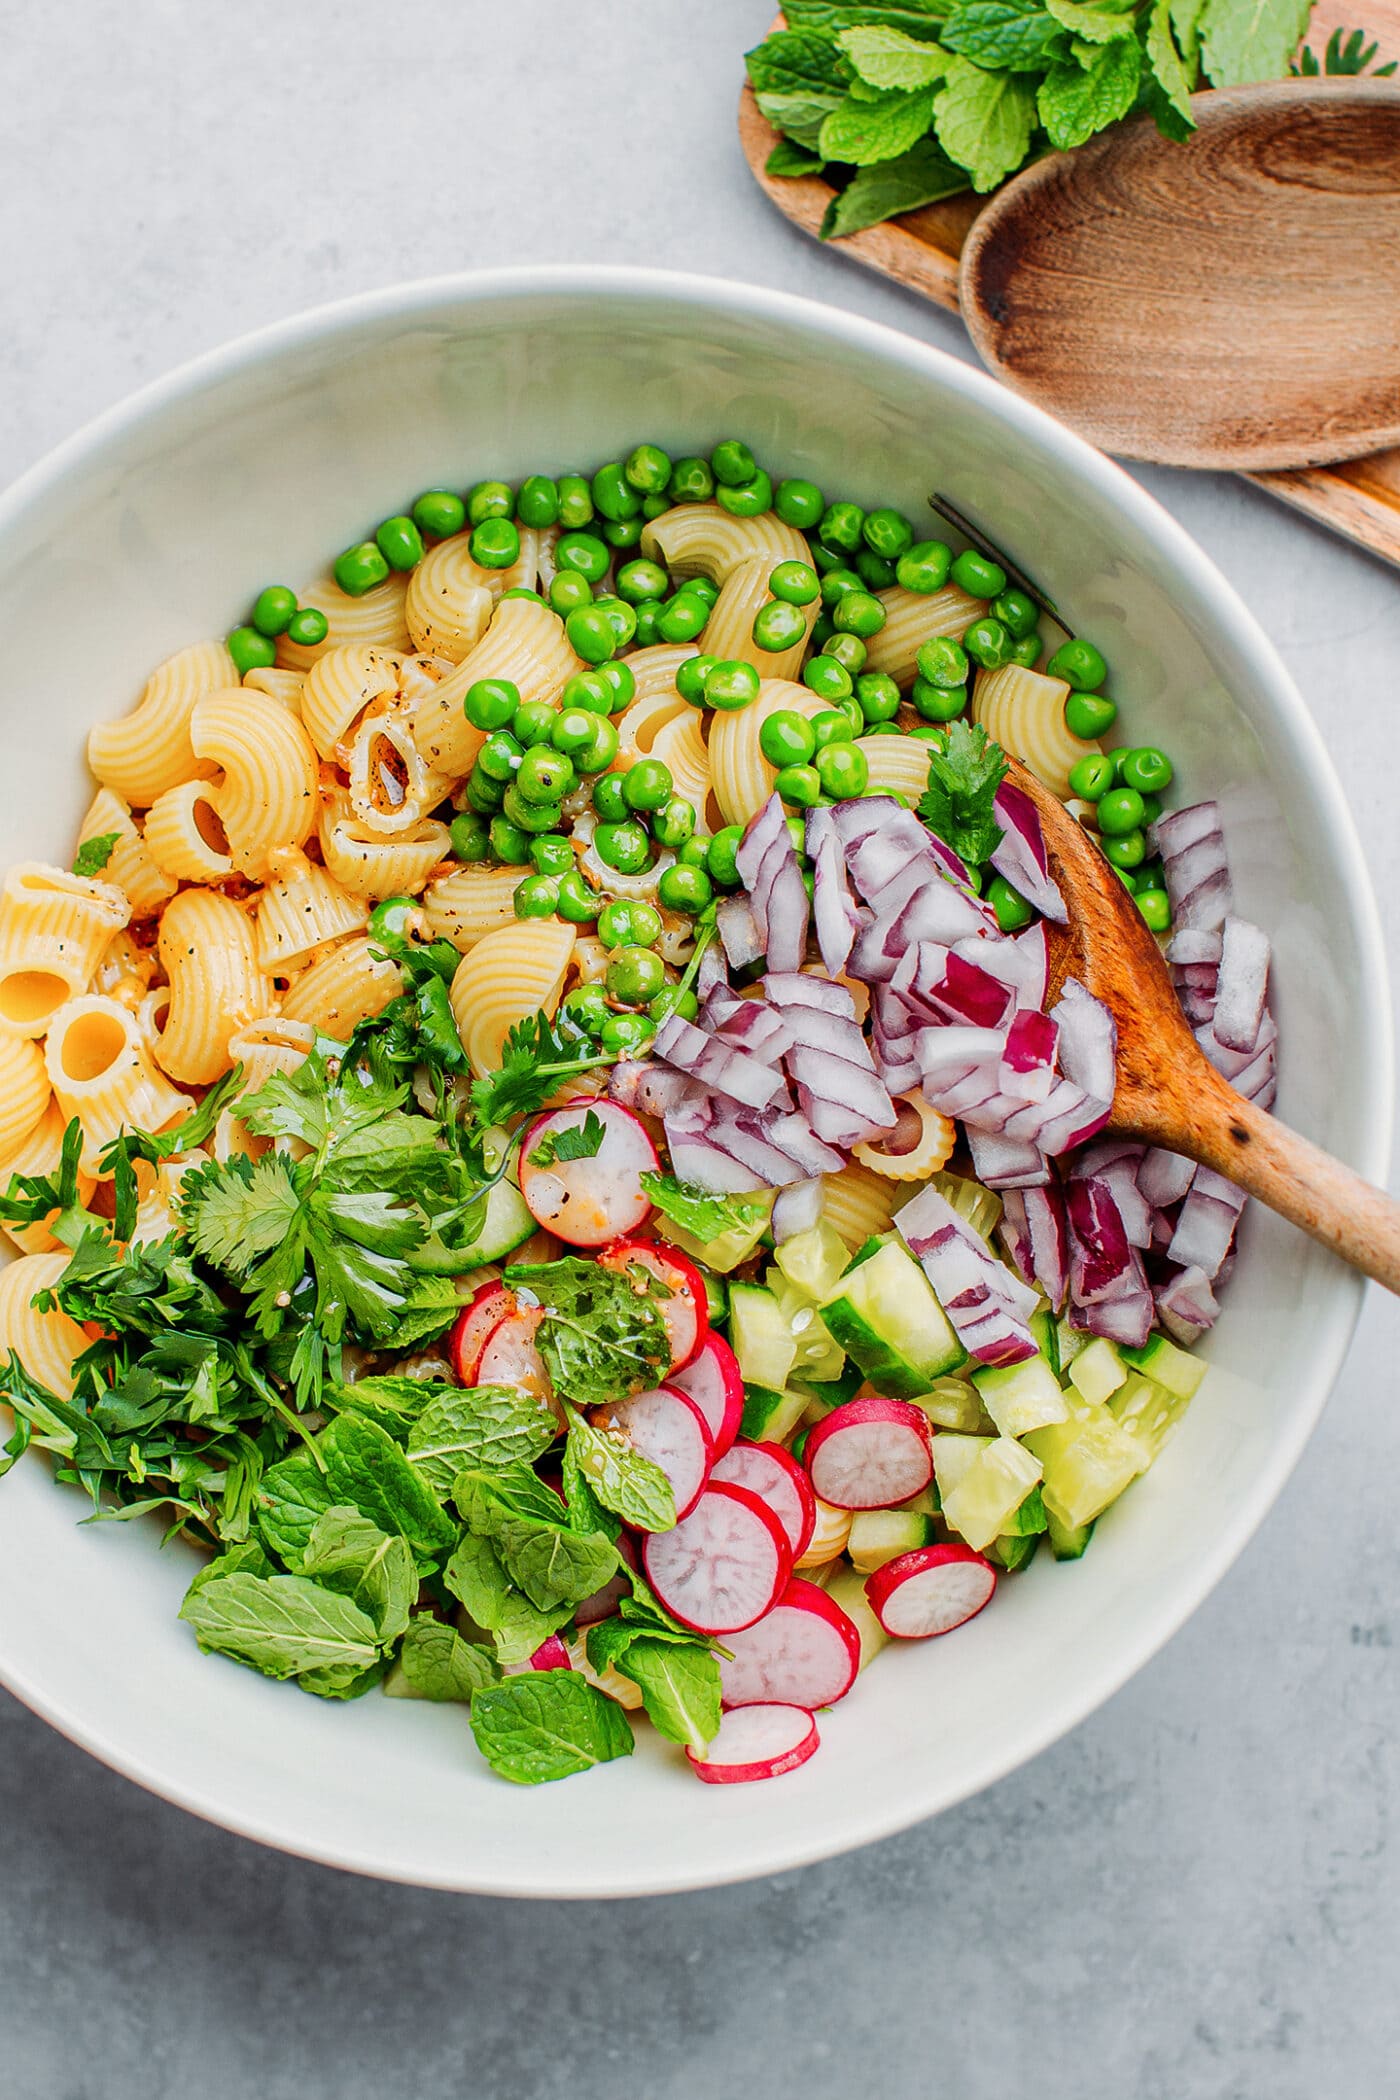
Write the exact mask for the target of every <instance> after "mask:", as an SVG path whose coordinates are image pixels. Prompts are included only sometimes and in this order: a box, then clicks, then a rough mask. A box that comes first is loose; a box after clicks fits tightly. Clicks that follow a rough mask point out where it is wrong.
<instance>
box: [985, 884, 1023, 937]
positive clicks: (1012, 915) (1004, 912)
mask: <svg viewBox="0 0 1400 2100" xmlns="http://www.w3.org/2000/svg"><path fill="white" fill-rule="evenodd" d="M985 895H986V899H987V902H988V904H990V905H991V907H992V910H993V911H994V912H995V913H996V915H997V925H998V926H999V927H1000V928H1001V930H1002V932H1003V933H1019V932H1020V930H1021V928H1022V927H1023V926H1029V925H1030V923H1031V920H1032V919H1033V918H1034V917H1035V913H1034V911H1033V910H1032V908H1031V906H1030V905H1029V904H1027V902H1026V900H1025V898H1024V897H1023V896H1022V895H1021V893H1020V891H1019V890H1014V889H1013V888H1012V887H1011V884H1010V883H1009V882H1008V881H1007V879H1006V877H1005V876H1004V875H993V877H992V879H991V881H990V882H989V883H988V884H987V888H986V892H985Z"/></svg>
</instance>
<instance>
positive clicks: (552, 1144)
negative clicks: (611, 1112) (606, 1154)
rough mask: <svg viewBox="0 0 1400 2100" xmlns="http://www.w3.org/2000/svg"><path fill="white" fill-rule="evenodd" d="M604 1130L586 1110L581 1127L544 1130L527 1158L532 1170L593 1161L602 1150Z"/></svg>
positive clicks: (604, 1127) (593, 1115)
mask: <svg viewBox="0 0 1400 2100" xmlns="http://www.w3.org/2000/svg"><path fill="white" fill-rule="evenodd" d="M606 1136H607V1126H606V1124H605V1123H604V1122H603V1119H602V1117H601V1116H600V1115H598V1114H596V1113H595V1111H594V1110H593V1109H591V1108H590V1109H589V1111H588V1113H587V1115H586V1116H585V1117H584V1119H583V1121H582V1123H575V1124H566V1125H565V1127H564V1128H563V1129H562V1130H547V1131H546V1132H545V1134H544V1136H543V1137H542V1138H541V1139H540V1141H539V1143H538V1145H536V1147H535V1149H534V1151H533V1152H532V1153H531V1154H530V1157H529V1162H528V1163H529V1165H530V1166H532V1167H552V1166H554V1165H556V1164H558V1165H561V1166H562V1165H564V1164H565V1163H567V1162H568V1161H569V1160H573V1159H593V1158H594V1157H595V1156H596V1155H597V1154H598V1153H599V1152H600V1151H601V1150H602V1147H603V1139H604V1138H605V1137H606Z"/></svg>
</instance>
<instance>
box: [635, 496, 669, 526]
mask: <svg viewBox="0 0 1400 2100" xmlns="http://www.w3.org/2000/svg"><path fill="white" fill-rule="evenodd" d="M670 508H671V499H670V497H669V496H643V498H642V516H643V518H644V519H645V520H646V521H647V523H648V524H650V522H651V520H652V519H653V518H664V517H665V515H666V513H667V511H668V510H670Z"/></svg>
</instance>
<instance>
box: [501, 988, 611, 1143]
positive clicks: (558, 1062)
mask: <svg viewBox="0 0 1400 2100" xmlns="http://www.w3.org/2000/svg"><path fill="white" fill-rule="evenodd" d="M613 1062H614V1059H613V1058H612V1057H610V1056H606V1055H602V1054H600V1053H599V1052H597V1051H595V1050H593V1049H592V1048H591V1047H590V1046H588V1045H587V1044H586V1043H585V1045H584V1046H583V1047H582V1051H581V1049H580V1045H579V1042H578V1040H577V1038H570V1037H568V1036H566V1035H565V1034H563V1033H562V1032H561V1029H560V1027H559V1026H558V1024H556V1023H555V1022H553V1021H551V1020H550V1019H549V1016H548V1015H547V1014H543V1013H537V1014H532V1015H531V1016H530V1017H529V1019H528V1020H524V1021H518V1022H517V1023H516V1025H515V1026H514V1028H512V1029H511V1031H510V1034H509V1035H508V1036H507V1037H506V1041H505V1048H504V1050H503V1051H502V1053H501V1063H500V1068H499V1070H498V1071H495V1072H492V1073H490V1074H488V1076H487V1077H486V1078H485V1079H477V1080H474V1081H473V1082H472V1111H473V1114H474V1115H475V1117H476V1120H477V1122H478V1124H479V1125H480V1126H481V1128H482V1129H483V1130H490V1129H494V1128H496V1127H497V1126H498V1125H500V1124H502V1123H507V1122H509V1121H511V1120H512V1119H513V1118H514V1117H516V1116H532V1115H534V1114H535V1112H536V1111H537V1110H538V1109H541V1108H543V1106H544V1104H545V1102H546V1101H547V1100H548V1099H549V1097H550V1095H551V1094H552V1093H554V1092H555V1091H556V1089H557V1087H558V1084H559V1081H560V1080H561V1079H566V1078H568V1077H570V1076H571V1075H572V1074H573V1073H575V1072H587V1071H591V1070H592V1069H593V1068H594V1067H595V1066H599V1065H610V1064H612V1063H613Z"/></svg>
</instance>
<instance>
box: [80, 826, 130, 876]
mask: <svg viewBox="0 0 1400 2100" xmlns="http://www.w3.org/2000/svg"><path fill="white" fill-rule="evenodd" d="M120 838H121V833H120V832H119V831H103V832H99V833H98V835H97V837H96V838H91V839H84V840H83V843H82V845H81V846H79V848H78V850H77V852H76V853H75V854H74V856H73V873H74V874H75V875H81V876H84V877H85V878H87V879H88V880H91V878H92V877H93V876H94V875H100V874H101V873H102V870H103V869H104V868H105V867H106V865H107V863H108V861H109V860H110V859H111V858H112V854H113V852H114V851H115V849H116V846H117V843H118V841H119V840H120Z"/></svg>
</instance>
